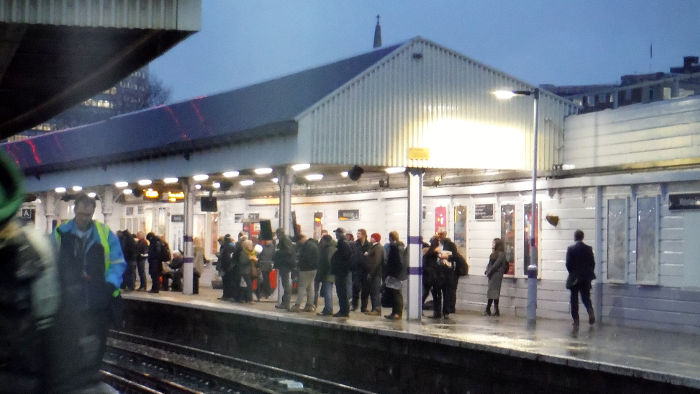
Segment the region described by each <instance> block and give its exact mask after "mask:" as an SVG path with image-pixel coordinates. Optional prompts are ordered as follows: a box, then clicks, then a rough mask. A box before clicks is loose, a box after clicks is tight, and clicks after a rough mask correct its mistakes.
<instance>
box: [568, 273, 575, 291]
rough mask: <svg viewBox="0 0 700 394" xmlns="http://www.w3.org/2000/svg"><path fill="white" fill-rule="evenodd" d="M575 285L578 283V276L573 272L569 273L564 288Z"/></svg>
mask: <svg viewBox="0 0 700 394" xmlns="http://www.w3.org/2000/svg"><path fill="white" fill-rule="evenodd" d="M576 285H578V277H577V276H574V275H573V274H569V277H567V278H566V288H567V289H571V288H572V287H574V286H576Z"/></svg>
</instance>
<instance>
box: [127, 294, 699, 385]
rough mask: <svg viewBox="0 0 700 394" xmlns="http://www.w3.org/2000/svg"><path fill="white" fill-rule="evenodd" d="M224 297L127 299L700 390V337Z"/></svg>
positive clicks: (566, 323)
mask: <svg viewBox="0 0 700 394" xmlns="http://www.w3.org/2000/svg"><path fill="white" fill-rule="evenodd" d="M220 296H221V290H213V289H211V288H206V287H203V288H201V289H200V294H198V295H183V294H182V293H174V292H160V293H159V294H149V293H144V292H131V293H128V294H126V295H125V296H124V297H125V298H136V299H143V300H149V301H155V302H165V303H178V304H179V303H186V304H189V305H192V306H194V307H200V308H205V309H215V310H222V311H223V310H226V311H232V312H236V311H239V312H241V313H245V314H250V313H252V314H258V313H260V314H266V315H271V314H272V315H275V316H276V317H278V318H281V319H285V320H286V319H306V320H307V321H308V322H309V324H319V323H320V322H323V323H322V324H328V323H331V324H343V325H350V326H355V327H357V328H358V329H370V330H382V331H388V332H394V335H415V336H417V337H423V338H424V339H425V340H440V341H446V342H453V341H456V342H460V345H462V346H465V345H468V346H472V347H479V348H483V349H488V350H490V351H495V352H501V353H508V354H512V355H514V356H517V357H523V358H539V359H546V360H548V361H551V362H554V363H559V364H568V365H572V366H576V367H579V368H586V369H595V370H605V371H610V372H615V373H621V374H624V375H631V376H645V377H648V378H651V379H652V380H657V381H663V382H670V383H674V384H679V385H682V386H687V387H693V388H696V389H698V390H700V337H698V336H696V335H689V334H676V333H668V332H663V331H655V330H645V329H637V328H625V327H615V326H608V325H599V324H596V325H594V326H589V325H588V324H584V322H583V320H582V322H581V327H580V329H578V330H574V329H572V326H571V323H570V322H569V321H559V320H546V319H538V321H537V324H536V327H535V328H534V329H531V328H528V327H527V324H526V321H525V319H524V318H519V317H514V316H501V317H486V316H482V315H480V314H475V313H471V312H459V311H458V313H456V314H452V315H450V318H449V319H447V320H435V319H432V318H429V317H427V316H428V315H429V314H430V311H426V313H425V315H426V317H424V318H423V319H422V320H421V321H410V322H409V321H405V320H403V321H389V320H386V319H384V318H383V317H375V316H366V315H364V314H362V313H355V312H351V314H350V318H349V319H338V318H333V317H325V316H317V315H316V313H315V312H314V313H311V312H302V313H291V312H286V311H281V310H279V309H276V308H275V307H274V305H275V302H274V300H273V299H270V300H263V301H261V302H253V303H250V304H238V303H231V302H226V301H221V300H218V299H217V298H218V297H220ZM335 310H336V311H337V308H335ZM385 314H388V312H385ZM584 314H585V313H584ZM431 337H432V338H435V339H430V338H431Z"/></svg>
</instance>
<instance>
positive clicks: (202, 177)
mask: <svg viewBox="0 0 700 394" xmlns="http://www.w3.org/2000/svg"><path fill="white" fill-rule="evenodd" d="M192 179H194V180H195V181H197V182H201V181H206V180H207V179H209V175H207V174H197V175H195V176H193V177H192Z"/></svg>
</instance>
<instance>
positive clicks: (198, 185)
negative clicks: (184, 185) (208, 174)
mask: <svg viewBox="0 0 700 394" xmlns="http://www.w3.org/2000/svg"><path fill="white" fill-rule="evenodd" d="M194 188H195V189H197V190H199V189H201V188H202V185H200V184H199V183H198V184H196V185H194Z"/></svg>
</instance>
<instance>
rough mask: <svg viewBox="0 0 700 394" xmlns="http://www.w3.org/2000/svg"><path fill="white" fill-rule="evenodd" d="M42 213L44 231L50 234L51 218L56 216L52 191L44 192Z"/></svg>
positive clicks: (54, 198) (51, 229)
mask: <svg viewBox="0 0 700 394" xmlns="http://www.w3.org/2000/svg"><path fill="white" fill-rule="evenodd" d="M44 206H45V207H46V208H44V214H45V215H46V233H47V234H51V232H53V228H52V227H51V225H52V224H53V219H54V217H56V196H55V194H54V193H53V192H46V193H44Z"/></svg>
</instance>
